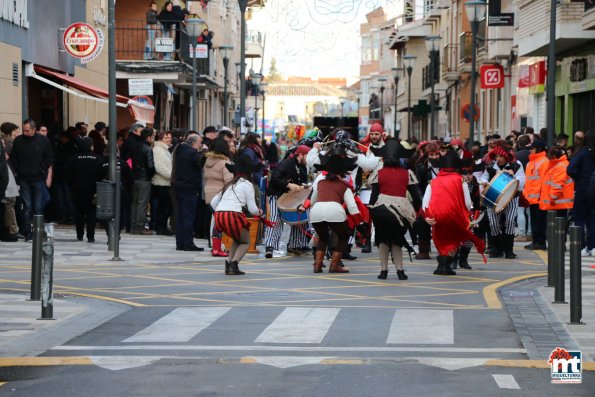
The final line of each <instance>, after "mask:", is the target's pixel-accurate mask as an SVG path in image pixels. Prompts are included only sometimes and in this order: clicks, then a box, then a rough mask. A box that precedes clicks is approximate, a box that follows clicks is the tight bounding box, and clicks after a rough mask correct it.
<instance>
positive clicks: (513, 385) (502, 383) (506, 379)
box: [492, 374, 521, 390]
mask: <svg viewBox="0 0 595 397" xmlns="http://www.w3.org/2000/svg"><path fill="white" fill-rule="evenodd" d="M492 377H493V378H494V380H495V381H496V384H497V385H498V387H499V388H500V389H512V390H519V389H520V388H521V387H520V386H519V384H518V383H517V381H516V379H514V376H512V375H502V374H492Z"/></svg>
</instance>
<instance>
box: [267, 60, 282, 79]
mask: <svg viewBox="0 0 595 397" xmlns="http://www.w3.org/2000/svg"><path fill="white" fill-rule="evenodd" d="M266 79H267V81H268V82H275V81H279V80H281V74H280V73H279V71H278V70H277V60H276V59H275V58H272V59H271V66H270V67H269V74H268V75H267V78H266Z"/></svg>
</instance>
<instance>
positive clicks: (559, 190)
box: [539, 145, 574, 218]
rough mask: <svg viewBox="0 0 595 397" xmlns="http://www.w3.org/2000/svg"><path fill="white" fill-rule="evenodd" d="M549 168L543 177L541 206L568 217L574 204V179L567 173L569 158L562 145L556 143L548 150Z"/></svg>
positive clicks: (543, 208)
mask: <svg viewBox="0 0 595 397" xmlns="http://www.w3.org/2000/svg"><path fill="white" fill-rule="evenodd" d="M547 157H548V158H549V160H550V162H549V167H548V170H547V172H546V174H545V176H544V178H543V179H542V184H541V197H540V198H539V208H540V209H542V210H544V211H550V210H554V211H556V216H559V217H564V218H565V217H566V215H567V214H568V210H569V209H571V208H572V207H573V206H574V181H573V180H572V178H570V177H569V176H568V174H567V173H566V169H567V168H568V158H567V157H566V153H565V152H564V149H562V147H561V146H558V145H554V146H552V147H551V148H549V149H548V151H547Z"/></svg>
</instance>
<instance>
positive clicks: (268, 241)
mask: <svg viewBox="0 0 595 397" xmlns="http://www.w3.org/2000/svg"><path fill="white" fill-rule="evenodd" d="M308 152H310V148H309V147H308V146H306V145H300V146H298V147H297V149H296V150H295V151H294V152H293V153H291V154H290V155H289V156H288V157H287V158H285V159H283V160H281V162H279V164H278V165H277V167H275V168H274V169H273V171H272V172H271V177H270V180H269V183H268V187H267V190H266V193H267V199H268V204H269V220H270V221H271V222H273V223H274V224H275V226H274V227H267V228H266V229H265V233H264V241H265V247H266V248H265V250H266V251H265V257H266V258H269V259H270V258H272V257H273V251H274V250H277V249H279V239H280V238H281V233H282V232H283V223H282V222H281V221H280V220H281V219H280V218H281V216H280V214H279V208H278V206H277V200H278V199H279V197H280V196H281V195H283V194H284V193H287V192H297V191H299V190H301V189H303V188H304V185H305V184H306V183H307V182H308V173H307V170H306V156H307V154H308ZM308 241H309V239H308V236H307V235H306V233H304V230H303V228H302V226H301V225H296V226H291V234H290V235H289V242H288V244H287V249H288V252H293V253H296V254H302V253H305V252H309V251H310V249H309V248H308Z"/></svg>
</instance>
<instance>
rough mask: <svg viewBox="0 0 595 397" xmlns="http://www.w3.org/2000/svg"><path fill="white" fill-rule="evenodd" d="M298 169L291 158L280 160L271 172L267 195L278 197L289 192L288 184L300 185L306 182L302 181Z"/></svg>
mask: <svg viewBox="0 0 595 397" xmlns="http://www.w3.org/2000/svg"><path fill="white" fill-rule="evenodd" d="M300 168H301V166H300V165H299V164H298V163H297V161H296V159H295V158H293V157H288V158H286V159H284V160H281V162H280V163H279V164H278V165H277V166H276V167H275V168H274V169H273V171H272V172H271V177H270V179H269V185H268V187H267V195H268V196H276V197H279V196H281V195H282V194H283V193H287V192H288V191H289V188H288V187H287V185H288V184H290V183H295V184H296V185H301V184H303V183H306V182H308V180H307V178H306V179H302V178H301V177H300V175H301V172H300ZM304 168H305V167H304Z"/></svg>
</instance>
